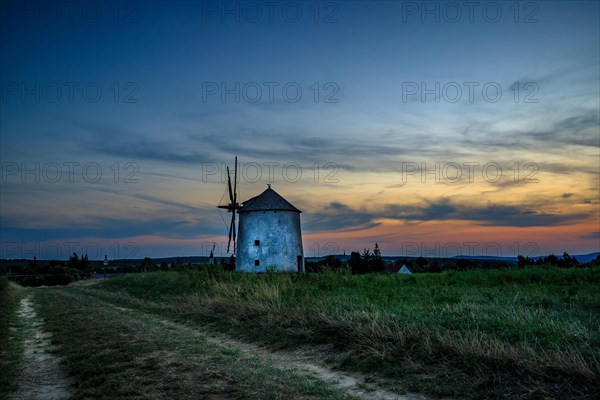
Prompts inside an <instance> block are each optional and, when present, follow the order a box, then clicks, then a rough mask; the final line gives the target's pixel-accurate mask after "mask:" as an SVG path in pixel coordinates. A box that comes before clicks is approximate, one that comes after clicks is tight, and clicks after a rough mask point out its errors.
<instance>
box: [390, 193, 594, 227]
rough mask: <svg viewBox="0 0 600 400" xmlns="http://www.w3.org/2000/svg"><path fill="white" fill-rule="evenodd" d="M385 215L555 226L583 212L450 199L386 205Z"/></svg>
mask: <svg viewBox="0 0 600 400" xmlns="http://www.w3.org/2000/svg"><path fill="white" fill-rule="evenodd" d="M384 214H385V216H386V217H387V218H394V219H403V220H407V221H431V220H438V221H444V220H466V221H473V222H476V223H478V224H480V225H485V226H515V227H526V226H555V225H562V224H565V223H569V222H573V221H578V220H581V219H584V218H586V217H588V216H587V215H586V214H551V213H545V212H540V211H536V210H534V209H532V208H531V207H528V206H512V205H500V204H488V205H486V206H480V205H476V204H467V203H457V202H452V201H451V200H450V199H449V198H441V199H437V200H434V201H428V202H426V203H425V204H423V205H418V206H400V205H397V204H388V205H387V206H385V207H384Z"/></svg>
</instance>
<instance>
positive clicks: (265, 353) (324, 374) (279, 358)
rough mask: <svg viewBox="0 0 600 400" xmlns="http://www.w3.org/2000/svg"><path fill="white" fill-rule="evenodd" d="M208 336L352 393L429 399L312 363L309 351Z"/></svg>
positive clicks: (392, 399)
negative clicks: (392, 390)
mask: <svg viewBox="0 0 600 400" xmlns="http://www.w3.org/2000/svg"><path fill="white" fill-rule="evenodd" d="M203 334H204V335H205V337H206V339H207V340H208V341H209V342H211V343H215V344H218V345H221V346H226V347H235V348H238V349H240V350H241V351H243V352H244V353H245V354H248V355H252V356H255V357H260V358H266V359H270V360H273V361H275V363H276V364H277V365H279V366H281V367H285V368H289V367H292V368H294V369H297V370H301V371H305V372H308V373H310V374H313V375H315V376H316V377H318V378H319V379H321V380H323V381H326V382H329V383H330V384H332V385H333V386H335V387H337V388H338V389H340V390H343V391H344V392H346V393H347V394H349V395H351V396H355V397H358V398H360V399H368V400H375V399H377V400H427V399H428V398H427V397H425V396H422V395H417V394H405V395H401V394H398V393H394V392H390V391H388V390H384V389H381V388H379V387H377V386H376V385H373V384H371V383H366V377H365V376H363V375H360V374H350V373H347V372H341V371H336V370H332V369H330V368H327V367H326V366H324V365H319V364H315V363H313V362H311V359H312V358H313V357H311V356H308V355H307V354H306V353H304V352H301V351H298V352H290V351H281V350H280V351H273V350H269V349H267V348H264V347H261V346H258V345H256V344H251V343H245V342H241V341H239V340H235V339H232V338H230V337H223V336H216V335H215V334H214V333H209V332H203Z"/></svg>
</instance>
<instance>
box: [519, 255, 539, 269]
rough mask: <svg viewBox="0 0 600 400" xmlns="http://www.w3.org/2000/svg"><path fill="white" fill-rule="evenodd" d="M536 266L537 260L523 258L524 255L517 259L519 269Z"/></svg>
mask: <svg viewBox="0 0 600 400" xmlns="http://www.w3.org/2000/svg"><path fill="white" fill-rule="evenodd" d="M534 264H535V260H534V259H533V258H530V257H523V256H522V255H519V256H518V257H517V266H518V267H519V268H522V267H525V266H527V265H534Z"/></svg>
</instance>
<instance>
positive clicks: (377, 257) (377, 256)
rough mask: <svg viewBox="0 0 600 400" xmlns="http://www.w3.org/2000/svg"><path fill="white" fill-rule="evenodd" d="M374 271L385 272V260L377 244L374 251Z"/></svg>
mask: <svg viewBox="0 0 600 400" xmlns="http://www.w3.org/2000/svg"><path fill="white" fill-rule="evenodd" d="M373 271H375V272H383V259H382V258H381V250H380V249H379V245H378V244H377V243H375V248H374V249H373Z"/></svg>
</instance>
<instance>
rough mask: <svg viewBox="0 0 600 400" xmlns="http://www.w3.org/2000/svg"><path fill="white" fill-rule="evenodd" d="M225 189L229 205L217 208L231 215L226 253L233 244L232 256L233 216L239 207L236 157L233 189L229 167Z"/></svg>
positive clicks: (233, 237) (233, 240) (234, 230)
mask: <svg viewBox="0 0 600 400" xmlns="http://www.w3.org/2000/svg"><path fill="white" fill-rule="evenodd" d="M227 187H228V189H229V204H227V205H225V206H218V208H223V209H225V210H227V212H230V213H231V223H230V224H229V239H228V241H227V252H228V253H229V251H230V249H231V242H233V254H235V243H236V229H235V214H236V213H237V210H239V209H240V208H241V207H240V205H239V204H238V202H237V156H236V157H235V164H234V168H233V189H232V187H231V175H230V173H229V167H227Z"/></svg>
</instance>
